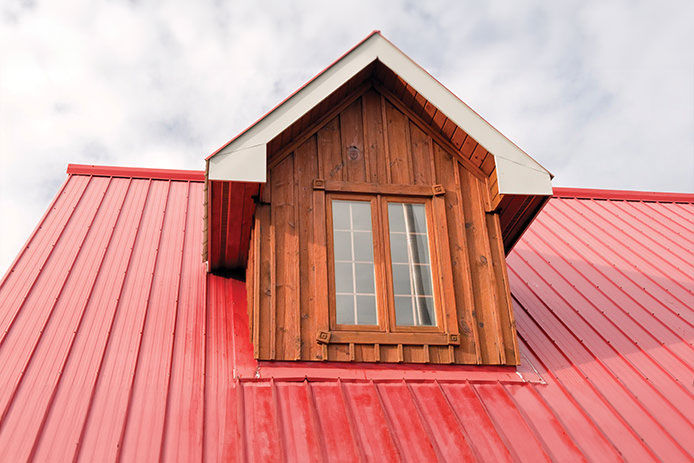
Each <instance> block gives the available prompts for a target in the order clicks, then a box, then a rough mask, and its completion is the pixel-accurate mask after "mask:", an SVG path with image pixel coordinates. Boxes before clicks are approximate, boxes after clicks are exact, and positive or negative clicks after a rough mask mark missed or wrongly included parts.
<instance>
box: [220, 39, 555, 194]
mask: <svg viewBox="0 0 694 463" xmlns="http://www.w3.org/2000/svg"><path fill="white" fill-rule="evenodd" d="M376 59H378V60H379V61H381V62H382V63H383V64H384V65H385V66H387V67H388V68H390V69H391V70H392V71H393V72H395V73H396V74H397V75H398V76H400V78H402V79H403V80H404V81H405V82H407V83H408V84H409V85H411V86H412V87H413V88H414V89H415V90H416V91H417V92H418V93H419V94H421V95H422V96H423V97H424V98H425V99H426V100H428V101H429V102H430V103H431V104H433V105H434V106H436V107H437V108H438V109H439V110H440V111H441V112H443V113H444V114H445V115H446V116H447V117H448V118H449V119H450V120H451V121H453V122H454V123H455V124H456V125H458V126H459V127H461V128H462V129H463V130H465V132H467V133H468V135H470V136H471V137H472V138H474V139H475V140H476V141H477V142H478V143H479V144H480V145H482V146H483V147H484V148H485V149H486V150H487V151H489V152H490V153H491V154H492V155H494V157H495V160H496V166H497V176H498V177H499V186H500V188H501V186H502V181H501V179H502V178H503V179H504V182H505V184H506V185H508V192H511V191H512V190H514V191H524V192H525V193H523V194H551V191H552V186H551V181H550V174H549V172H548V171H547V170H546V169H544V168H543V167H542V166H541V165H540V164H538V163H537V162H536V161H535V160H534V159H532V158H531V157H530V156H528V155H527V154H526V153H525V152H523V150H521V149H520V148H518V147H517V146H516V145H515V144H513V143H512V142H511V141H510V140H509V139H507V138H506V137H504V136H503V135H502V134H501V133H500V132H499V131H497V130H496V129H495V128H494V127H492V126H491V125H490V124H489V123H488V122H487V121H485V120H484V119H483V118H482V117H481V116H480V115H478V114H477V113H476V112H475V111H473V110H472V109H471V108H470V107H469V106H467V105H466V104H465V103H463V102H462V101H461V100H460V99H458V97H456V96H455V95H454V94H453V93H451V92H450V91H449V90H448V89H447V88H446V87H444V86H443V85H442V84H441V83H440V82H438V81H437V80H436V79H434V78H433V77H432V76H431V75H430V74H429V73H427V72H426V71H425V70H424V69H422V68H421V67H420V66H419V65H417V64H416V63H415V62H414V61H412V60H411V59H410V58H409V57H408V56H407V55H405V54H404V53H403V52H402V51H400V50H399V49H398V48H397V47H395V46H394V45H393V44H391V43H390V42H389V41H387V40H386V39H384V38H383V37H382V36H381V35H380V34H373V35H372V36H371V37H369V38H368V39H366V40H365V41H364V42H363V43H362V44H361V45H359V46H358V47H356V48H355V49H353V50H352V51H351V52H349V53H348V54H347V55H345V56H344V57H342V58H341V59H340V60H339V61H337V62H336V63H335V64H333V65H332V66H331V67H329V68H328V69H326V70H325V71H324V72H323V73H322V74H320V75H319V76H318V77H316V78H315V79H314V80H313V81H311V82H310V83H308V84H307V85H306V86H305V87H304V88H302V89H301V90H300V91H298V92H297V93H296V94H295V95H293V96H292V97H291V98H289V99H288V100H287V101H285V102H284V103H283V104H282V105H280V106H279V107H277V108H276V109H275V110H274V111H272V112H271V113H270V114H268V115H267V116H266V117H264V118H263V119H261V120H260V121H258V123H256V124H255V125H254V126H252V127H251V128H250V129H248V130H247V131H246V132H244V133H243V134H242V135H240V136H239V137H238V138H236V139H235V140H233V141H232V142H231V143H229V144H228V145H227V146H225V147H224V148H223V149H222V150H220V151H219V152H218V153H217V154H215V155H214V156H213V157H212V158H210V169H209V174H208V175H209V176H208V178H210V179H212V180H236V181H254V182H265V181H266V171H267V166H266V164H267V143H268V142H269V141H270V140H272V139H273V138H274V137H276V136H277V135H278V134H280V133H281V132H282V131H283V130H285V129H286V128H287V127H289V126H290V125H291V124H292V123H294V122H295V121H297V120H298V119H299V118H300V117H301V116H303V115H304V114H306V113H307V112H308V111H309V110H310V109H311V108H313V107H315V106H316V105H317V104H318V103H320V102H321V101H322V100H323V99H324V98H326V97H327V96H329V95H330V94H331V93H332V92H334V91H335V90H337V89H338V88H339V87H340V86H341V85H343V84H344V83H345V82H347V81H348V80H349V79H351V78H352V77H354V76H355V75H356V74H357V73H358V72H359V71H361V70H362V69H364V68H365V67H366V66H368V65H369V64H370V63H371V62H373V61H374V60H376ZM529 171H534V173H533V172H529ZM526 182H527V183H526ZM547 191H549V193H546V192H547ZM519 194H520V193H519Z"/></svg>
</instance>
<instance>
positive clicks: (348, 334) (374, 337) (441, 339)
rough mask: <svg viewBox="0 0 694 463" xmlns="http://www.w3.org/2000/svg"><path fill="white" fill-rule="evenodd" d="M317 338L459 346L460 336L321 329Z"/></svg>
mask: <svg viewBox="0 0 694 463" xmlns="http://www.w3.org/2000/svg"><path fill="white" fill-rule="evenodd" d="M316 340H317V341H318V342H319V343H321V344H333V343H334V344H346V343H359V344H385V345H388V344H407V345H429V346H451V345H452V346H458V345H460V336H459V335H457V334H448V333H426V332H423V333H376V332H370V331H319V332H318V334H317V335H316Z"/></svg>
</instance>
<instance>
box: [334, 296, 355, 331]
mask: <svg viewBox="0 0 694 463" xmlns="http://www.w3.org/2000/svg"><path fill="white" fill-rule="evenodd" d="M335 302H336V306H337V307H336V314H335V315H336V317H335V318H336V321H337V323H339V324H340V325H354V296H352V295H351V294H350V295H347V296H345V295H343V294H338V295H337V296H335Z"/></svg>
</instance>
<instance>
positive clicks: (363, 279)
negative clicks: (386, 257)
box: [355, 264, 375, 294]
mask: <svg viewBox="0 0 694 463" xmlns="http://www.w3.org/2000/svg"><path fill="white" fill-rule="evenodd" d="M355 273H356V276H357V293H361V294H374V293H375V291H374V264H355Z"/></svg>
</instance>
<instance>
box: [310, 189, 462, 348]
mask: <svg viewBox="0 0 694 463" xmlns="http://www.w3.org/2000/svg"><path fill="white" fill-rule="evenodd" d="M324 183H325V184H327V186H325V187H324V186H323V184H322V183H321V184H320V186H321V189H322V188H325V190H326V206H327V210H326V212H327V219H328V220H327V227H328V230H327V231H328V233H327V236H328V256H327V257H328V261H329V262H328V271H329V273H330V275H329V278H328V281H329V293H330V299H329V301H330V317H329V318H330V332H325V333H320V334H319V341H321V342H366V340H367V339H368V340H369V341H368V342H374V343H385V344H388V343H394V342H395V341H396V340H397V342H403V341H402V340H403V339H406V340H407V342H410V343H418V342H421V343H422V344H427V343H431V344H450V343H457V342H458V341H457V336H453V337H452V338H451V337H450V336H449V335H447V334H446V333H445V332H444V331H445V330H444V328H445V326H444V325H445V320H444V316H443V307H441V305H442V304H441V300H442V299H441V290H442V289H441V284H440V283H439V282H438V275H439V272H440V270H439V269H438V268H437V265H438V258H437V253H436V252H435V249H436V246H435V243H436V236H435V233H434V230H435V226H434V223H433V216H434V213H433V208H434V201H435V197H436V195H437V194H440V192H442V191H443V190H442V189H441V188H440V187H438V186H437V187H438V188H439V189H438V190H437V189H436V188H434V187H428V188H424V187H415V188H408V189H406V190H405V191H402V192H395V191H390V190H388V189H387V188H384V187H383V186H379V188H378V190H379V191H359V189H358V188H356V187H355V186H354V185H353V184H343V183H342V182H324ZM331 183H336V184H339V185H337V186H335V187H334V188H330V187H331ZM338 186H339V188H338ZM351 188H354V189H355V190H356V191H353V190H351ZM382 190H385V191H382ZM395 193H398V194H395ZM444 226H445V223H444ZM352 340H353V341H352Z"/></svg>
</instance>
